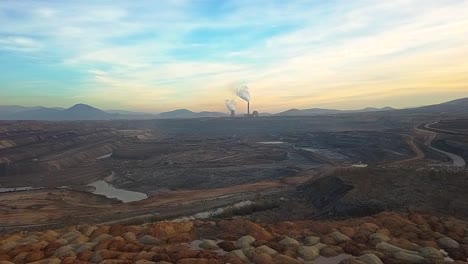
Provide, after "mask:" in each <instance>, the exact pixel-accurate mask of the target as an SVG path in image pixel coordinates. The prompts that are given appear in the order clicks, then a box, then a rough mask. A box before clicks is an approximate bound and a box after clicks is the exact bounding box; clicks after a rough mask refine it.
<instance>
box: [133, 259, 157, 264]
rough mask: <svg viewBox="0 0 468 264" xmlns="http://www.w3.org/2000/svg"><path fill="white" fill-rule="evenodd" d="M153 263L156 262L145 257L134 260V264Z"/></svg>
mask: <svg viewBox="0 0 468 264" xmlns="http://www.w3.org/2000/svg"><path fill="white" fill-rule="evenodd" d="M155 263H156V262H154V261H149V260H146V259H140V260H137V261H135V264H155Z"/></svg>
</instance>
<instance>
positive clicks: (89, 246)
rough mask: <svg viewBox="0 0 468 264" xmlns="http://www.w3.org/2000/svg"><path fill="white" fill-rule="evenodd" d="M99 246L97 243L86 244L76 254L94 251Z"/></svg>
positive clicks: (78, 248)
mask: <svg viewBox="0 0 468 264" xmlns="http://www.w3.org/2000/svg"><path fill="white" fill-rule="evenodd" d="M96 245H97V242H86V243H84V244H82V245H80V246H79V247H77V249H76V250H75V253H81V252H84V251H93V248H94V247H95V246H96Z"/></svg>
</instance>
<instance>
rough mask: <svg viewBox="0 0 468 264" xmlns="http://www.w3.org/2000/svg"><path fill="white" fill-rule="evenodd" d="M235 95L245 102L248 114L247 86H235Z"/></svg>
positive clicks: (248, 95)
mask: <svg viewBox="0 0 468 264" xmlns="http://www.w3.org/2000/svg"><path fill="white" fill-rule="evenodd" d="M236 93H237V96H239V97H240V98H242V100H244V101H246V102H247V115H250V93H249V87H247V86H245V85H244V86H242V87H240V88H237V91H236Z"/></svg>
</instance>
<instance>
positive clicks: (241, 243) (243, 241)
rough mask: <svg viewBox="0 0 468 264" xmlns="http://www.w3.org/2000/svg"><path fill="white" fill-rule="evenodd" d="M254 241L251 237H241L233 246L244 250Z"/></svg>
mask: <svg viewBox="0 0 468 264" xmlns="http://www.w3.org/2000/svg"><path fill="white" fill-rule="evenodd" d="M254 241H255V238H253V237H252V236H243V237H241V238H239V239H238V240H237V241H236V243H235V246H236V247H237V248H246V247H249V246H250V244H252V243H253V242H254Z"/></svg>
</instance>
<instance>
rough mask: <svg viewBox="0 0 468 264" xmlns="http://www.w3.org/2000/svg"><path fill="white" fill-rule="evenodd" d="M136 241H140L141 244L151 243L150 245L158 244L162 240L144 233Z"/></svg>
mask: <svg viewBox="0 0 468 264" xmlns="http://www.w3.org/2000/svg"><path fill="white" fill-rule="evenodd" d="M138 241H140V243H142V244H143V245H151V246H155V245H160V244H161V242H162V241H161V240H160V239H158V238H155V237H153V236H150V235H144V236H142V237H140V239H138Z"/></svg>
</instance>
